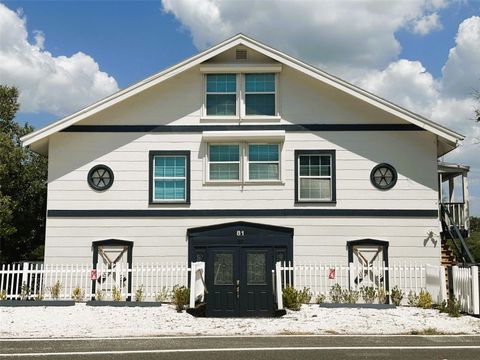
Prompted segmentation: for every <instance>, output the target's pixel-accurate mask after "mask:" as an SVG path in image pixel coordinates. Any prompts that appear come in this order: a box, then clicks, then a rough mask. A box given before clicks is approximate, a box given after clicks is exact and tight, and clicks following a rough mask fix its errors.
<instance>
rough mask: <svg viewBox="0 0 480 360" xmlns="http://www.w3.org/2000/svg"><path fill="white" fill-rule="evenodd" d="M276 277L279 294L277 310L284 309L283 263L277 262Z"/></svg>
mask: <svg viewBox="0 0 480 360" xmlns="http://www.w3.org/2000/svg"><path fill="white" fill-rule="evenodd" d="M275 277H276V281H275V282H276V284H275V285H276V287H277V288H276V293H277V308H278V310H281V309H283V297H282V263H281V262H280V261H277V262H276V264H275Z"/></svg>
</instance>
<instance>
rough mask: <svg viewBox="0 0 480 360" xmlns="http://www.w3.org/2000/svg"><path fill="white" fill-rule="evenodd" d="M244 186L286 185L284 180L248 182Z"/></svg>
mask: <svg viewBox="0 0 480 360" xmlns="http://www.w3.org/2000/svg"><path fill="white" fill-rule="evenodd" d="M243 184H244V185H249V186H250V185H285V182H284V181H282V180H248V181H245V182H244V183H243Z"/></svg>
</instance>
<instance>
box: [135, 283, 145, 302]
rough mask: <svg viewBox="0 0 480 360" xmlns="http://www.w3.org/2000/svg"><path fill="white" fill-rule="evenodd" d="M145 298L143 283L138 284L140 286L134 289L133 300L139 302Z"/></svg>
mask: <svg viewBox="0 0 480 360" xmlns="http://www.w3.org/2000/svg"><path fill="white" fill-rule="evenodd" d="M143 299H145V292H144V290H143V285H140V287H139V288H138V289H137V291H135V301H136V302H140V301H143Z"/></svg>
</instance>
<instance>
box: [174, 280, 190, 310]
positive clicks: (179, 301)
mask: <svg viewBox="0 0 480 360" xmlns="http://www.w3.org/2000/svg"><path fill="white" fill-rule="evenodd" d="M172 300H173V304H174V305H175V309H176V310H177V312H182V311H183V310H184V309H185V308H186V307H187V305H188V302H189V300H190V289H189V288H187V287H185V286H178V285H175V286H174V287H173V299H172Z"/></svg>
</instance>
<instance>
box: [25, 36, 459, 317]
mask: <svg viewBox="0 0 480 360" xmlns="http://www.w3.org/2000/svg"><path fill="white" fill-rule="evenodd" d="M462 139H463V136H462V135H459V134H458V133H456V132H454V131H452V130H449V129H447V128H445V127H443V126H441V125H438V124H436V123H434V122H432V121H430V120H428V119H425V118H423V117H421V116H419V115H417V114H414V113H412V112H410V111H408V110H406V109H404V108H401V107H399V106H397V105H395V104H392V103H390V102H388V101H386V100H384V99H382V98H380V97H378V96H375V95H373V94H371V93H369V92H367V91H364V90H362V89H360V88H358V87H356V86H354V85H351V84H349V83H347V82H345V81H343V80H341V79H339V78H336V77H334V76H332V75H329V74H327V73H325V72H323V71H321V70H319V69H317V68H315V67H313V66H310V65H308V64H306V63H304V62H302V61H300V60H298V59H295V58H293V57H291V56H288V55H286V54H284V53H282V52H280V51H277V50H275V49H272V48H271V47H268V46H267V45H264V44H261V43H259V42H257V41H255V40H253V39H251V38H248V37H246V36H244V35H241V34H240V35H237V36H234V37H232V38H230V39H228V40H226V41H224V42H223V43H221V44H218V45H216V46H214V47H212V48H210V49H208V50H206V51H204V52H202V53H199V54H198V55H195V56H193V57H191V58H189V59H187V60H185V61H183V62H181V63H179V64H176V65H174V66H172V67H170V68H168V69H166V70H164V71H162V72H160V73H158V74H155V75H153V76H151V77H149V78H147V79H145V80H143V81H140V82H138V83H136V84H134V85H132V86H130V87H128V88H126V89H125V90H122V91H119V92H118V93H115V94H113V95H111V96H109V97H107V98H105V99H103V100H100V101H99V102H97V103H95V104H93V105H91V106H89V107H87V108H85V109H83V110H81V111H78V112H77V113H75V114H72V115H70V116H67V117H65V118H63V119H61V120H59V121H57V122H55V123H53V124H51V125H48V126H46V127H44V128H42V129H39V130H37V131H35V132H33V133H31V134H29V135H27V136H25V137H24V138H23V139H22V140H23V144H24V145H25V146H28V147H30V148H31V149H32V150H33V151H35V152H38V153H40V154H44V155H45V156H48V163H49V167H48V214H47V215H48V216H47V224H46V244H45V262H46V263H80V262H81V263H85V262H92V263H94V264H95V263H96V262H97V261H99V257H100V256H105V254H106V253H105V251H104V249H106V248H109V249H110V250H111V251H113V250H115V249H118V252H117V253H116V255H115V256H113V257H112V256H111V257H110V258H109V261H112V262H115V261H125V262H127V263H129V264H132V263H135V262H140V261H143V262H145V261H149V262H155V261H185V262H186V261H197V260H201V261H205V263H206V285H207V288H208V289H209V294H208V295H207V311H209V312H210V313H211V314H218V315H242V314H254V315H255V314H257V313H261V312H262V311H263V312H265V311H267V312H269V311H272V309H273V307H274V303H273V296H272V276H271V272H272V269H273V268H274V264H275V262H276V261H278V260H289V261H293V262H295V261H335V262H344V263H345V264H347V263H348V262H351V261H356V260H355V259H356V257H357V256H358V255H359V254H361V253H362V252H363V253H364V254H367V253H368V250H369V249H371V250H372V252H371V253H372V254H375V257H376V258H377V259H381V260H382V261H384V262H386V263H387V264H388V262H389V261H391V260H393V259H408V260H415V261H416V262H418V263H422V264H426V263H428V264H434V265H439V264H440V261H441V246H440V241H439V239H437V237H438V234H439V233H440V231H441V229H440V221H439V191H438V188H439V178H438V171H437V159H438V158H439V157H440V156H442V155H444V154H446V153H448V152H450V151H452V150H453V149H455V148H456V146H457V145H458V143H459V141H461V140H462ZM112 249H113V250H112ZM110 254H112V252H111V253H110ZM365 256H367V255H365ZM367 257H368V256H367ZM363 261H369V260H368V259H367V260H365V257H364V259H363ZM237 291H239V292H237Z"/></svg>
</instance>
